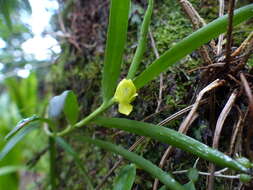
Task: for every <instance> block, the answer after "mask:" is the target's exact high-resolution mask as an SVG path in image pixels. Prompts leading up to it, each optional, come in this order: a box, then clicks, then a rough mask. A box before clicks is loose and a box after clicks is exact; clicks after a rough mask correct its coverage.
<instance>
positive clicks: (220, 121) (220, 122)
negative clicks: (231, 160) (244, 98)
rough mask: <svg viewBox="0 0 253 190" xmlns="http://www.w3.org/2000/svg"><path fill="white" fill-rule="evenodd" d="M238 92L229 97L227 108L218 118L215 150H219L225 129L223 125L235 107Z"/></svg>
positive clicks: (214, 143) (214, 142)
mask: <svg viewBox="0 0 253 190" xmlns="http://www.w3.org/2000/svg"><path fill="white" fill-rule="evenodd" d="M237 94H238V93H237V91H234V92H233V93H232V94H231V96H230V97H229V99H228V101H227V103H226V105H225V107H224V108H223V110H222V111H221V114H220V116H219V118H218V121H217V124H216V128H215V132H214V138H213V145H212V147H213V148H216V149H217V148H218V146H219V139H220V133H221V130H222V127H223V124H224V122H225V120H226V118H227V116H228V114H229V112H230V110H231V108H232V106H233V105H234V102H235V100H236V97H237Z"/></svg>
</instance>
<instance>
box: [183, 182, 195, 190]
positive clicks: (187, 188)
mask: <svg viewBox="0 0 253 190" xmlns="http://www.w3.org/2000/svg"><path fill="white" fill-rule="evenodd" d="M184 188H185V190H196V188H195V185H194V183H193V182H192V181H189V182H188V183H186V184H185V185H184Z"/></svg>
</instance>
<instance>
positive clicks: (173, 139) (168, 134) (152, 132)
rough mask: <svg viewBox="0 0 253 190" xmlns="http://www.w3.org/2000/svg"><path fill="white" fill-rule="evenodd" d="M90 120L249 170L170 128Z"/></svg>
mask: <svg viewBox="0 0 253 190" xmlns="http://www.w3.org/2000/svg"><path fill="white" fill-rule="evenodd" d="M92 122H93V123H95V124H97V125H102V126H104V127H108V128H117V129H120V130H124V131H128V132H131V133H135V134H138V135H141V136H146V137H151V138H152V139H156V140H158V141H160V142H163V143H167V144H170V145H172V146H174V147H177V148H180V149H182V150H184V151H187V152H190V153H192V154H194V155H197V156H198V157H200V158H203V159H205V160H208V161H210V162H213V163H215V164H217V165H219V166H222V167H228V168H231V169H234V170H237V171H242V172H246V173H247V172H249V169H248V168H246V167H245V166H243V165H242V164H240V163H239V162H238V161H236V160H234V159H232V158H231V157H229V156H227V155H225V154H223V153H222V152H220V151H218V150H216V149H212V148H210V147H209V146H207V145H205V144H203V143H201V142H199V141H197V140H195V139H193V138H191V137H189V136H186V135H184V134H182V133H179V132H177V131H175V130H172V129H168V128H165V127H162V126H158V125H153V124H149V123H145V122H140V121H134V120H129V119H123V118H106V117H98V118H96V119H94V120H93V121H92Z"/></svg>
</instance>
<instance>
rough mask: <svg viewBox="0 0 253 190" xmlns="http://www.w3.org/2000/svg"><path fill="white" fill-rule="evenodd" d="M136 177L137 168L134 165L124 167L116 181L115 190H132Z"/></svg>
mask: <svg viewBox="0 0 253 190" xmlns="http://www.w3.org/2000/svg"><path fill="white" fill-rule="evenodd" d="M135 175H136V167H135V165H134V164H130V165H127V166H125V167H123V168H122V169H121V170H120V172H119V175H118V176H117V177H116V179H115V183H114V186H113V190H131V189H132V186H133V184H134V180H135Z"/></svg>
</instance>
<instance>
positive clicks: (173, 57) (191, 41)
mask: <svg viewBox="0 0 253 190" xmlns="http://www.w3.org/2000/svg"><path fill="white" fill-rule="evenodd" d="M252 10H253V4H250V5H248V6H245V7H242V8H240V9H237V10H236V11H235V13H234V20H233V24H234V26H235V25H237V24H240V23H241V22H243V21H245V20H247V19H249V18H250V17H252V16H253V11H252ZM227 25H228V16H227V15H226V16H223V17H220V18H218V19H216V20H214V21H213V22H211V23H209V24H207V25H206V26H204V27H202V28H200V29H199V30H197V31H196V32H194V33H192V34H191V35H189V36H187V37H186V38H184V39H183V40H182V41H180V42H179V43H177V44H176V45H174V46H173V47H172V48H171V49H170V50H168V51H166V52H165V53H164V54H163V55H162V56H161V57H160V58H159V59H157V60H155V61H154V62H153V63H152V64H151V65H149V66H148V67H147V69H146V70H144V71H143V72H142V73H141V74H140V75H139V76H137V77H136V78H135V80H134V84H135V86H136V88H141V87H142V86H144V85H145V84H147V83H148V82H149V81H150V80H153V79H154V78H155V77H157V76H159V74H160V73H161V72H163V71H166V70H167V69H168V68H169V67H170V66H171V65H173V64H175V63H176V62H177V61H179V60H180V59H182V58H183V57H185V56H186V55H188V54H189V53H191V52H193V51H194V50H195V49H197V48H199V47H200V46H202V45H203V44H205V43H207V42H208V41H210V40H211V39H213V38H215V37H217V36H219V35H220V34H222V33H224V32H225V31H226V29H227Z"/></svg>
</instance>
